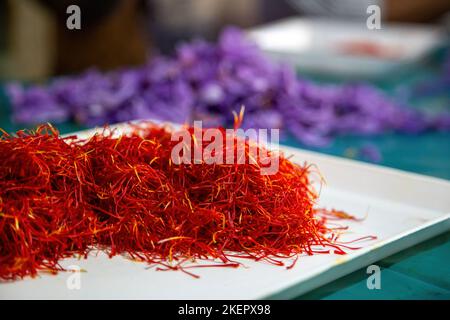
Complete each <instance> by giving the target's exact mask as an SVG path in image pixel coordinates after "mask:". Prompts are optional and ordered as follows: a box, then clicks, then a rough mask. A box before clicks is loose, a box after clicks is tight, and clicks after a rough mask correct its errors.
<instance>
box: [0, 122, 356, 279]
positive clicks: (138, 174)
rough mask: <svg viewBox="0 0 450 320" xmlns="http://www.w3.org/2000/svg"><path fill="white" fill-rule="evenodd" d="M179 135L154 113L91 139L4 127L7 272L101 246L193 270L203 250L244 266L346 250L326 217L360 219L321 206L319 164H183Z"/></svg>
mask: <svg viewBox="0 0 450 320" xmlns="http://www.w3.org/2000/svg"><path fill="white" fill-rule="evenodd" d="M189 130H190V131H189V132H191V133H192V132H193V131H192V128H190V129H189ZM234 139H239V138H238V137H234ZM175 143H177V142H174V141H171V132H170V130H169V129H168V128H164V127H159V126H156V125H153V124H151V123H148V122H143V123H140V124H137V125H132V126H131V130H130V132H129V133H127V134H122V135H119V136H117V134H116V133H115V132H114V130H110V129H108V128H105V129H104V130H103V132H102V133H99V134H96V135H94V136H93V137H91V138H89V139H85V140H83V139H78V138H77V137H76V136H70V137H62V136H61V135H60V134H59V133H58V131H57V130H56V129H55V128H53V127H52V126H51V125H44V126H40V127H38V128H37V129H36V130H34V131H19V132H17V133H16V134H15V135H10V134H7V133H6V132H3V133H2V135H1V136H0V279H3V280H14V279H18V278H23V277H25V276H29V275H31V276H36V275H37V273H38V272H39V271H48V272H51V273H57V272H58V271H60V270H64V268H63V267H62V266H61V265H60V264H59V262H60V260H61V259H63V258H66V257H72V256H74V255H76V256H82V257H87V256H88V254H89V252H90V251H91V250H102V251H105V252H106V253H107V254H109V256H110V257H112V256H114V255H124V256H126V257H128V258H130V259H133V260H139V261H145V262H147V263H149V264H151V265H156V266H157V267H158V268H159V269H161V270H169V269H180V270H183V271H184V272H186V273H189V274H191V273H190V272H188V271H187V269H189V267H184V266H185V265H186V263H190V262H193V261H195V260H196V259H209V260H212V261H215V265H218V266H229V267H237V266H238V265H239V263H237V262H236V261H234V260H233V259H234V258H236V257H240V258H249V259H254V260H265V261H268V262H270V263H273V264H277V265H284V262H283V261H285V259H286V258H290V260H289V261H292V260H294V259H295V257H298V255H300V254H313V253H315V252H329V251H331V250H332V251H333V252H334V253H341V254H343V253H345V251H344V249H345V248H348V246H347V245H345V244H342V243H339V244H338V243H337V234H339V232H340V229H341V228H340V227H333V228H331V227H327V225H326V222H327V220H328V219H329V218H330V217H331V218H333V219H336V218H337V219H353V217H352V216H349V215H345V214H343V213H342V212H338V211H336V212H337V214H335V211H326V210H323V209H315V208H314V206H315V203H316V200H317V197H318V196H317V194H316V192H315V191H314V189H313V187H312V185H311V182H310V177H309V174H310V172H311V167H310V166H308V165H304V166H301V165H298V164H294V163H292V162H291V161H289V160H287V159H286V158H284V157H283V156H281V155H280V157H279V170H278V172H277V173H276V174H274V175H261V172H260V170H261V165H260V163H253V164H251V163H249V162H247V163H246V164H213V165H211V164H206V163H205V162H202V163H200V164H180V165H176V164H174V163H173V162H172V161H171V150H172V148H173V146H174V144H175ZM245 144H246V148H245V152H246V153H248V150H249V149H248V146H249V142H248V141H246V142H245ZM236 145H237V144H235V146H236ZM224 148H225V146H224ZM235 151H236V150H235ZM224 152H226V150H225V149H224ZM269 153H270V152H269ZM333 219H332V220H333ZM217 261H218V262H217ZM295 261H296V259H295ZM216 263H217V264H216ZM192 275H193V274H192ZM194 276H195V275H194Z"/></svg>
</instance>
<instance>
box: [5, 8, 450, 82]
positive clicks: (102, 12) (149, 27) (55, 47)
mask: <svg viewBox="0 0 450 320" xmlns="http://www.w3.org/2000/svg"><path fill="white" fill-rule="evenodd" d="M71 4H77V5H78V6H79V7H80V8H81V12H82V28H81V30H78V31H74V30H69V29H67V28H66V27H65V24H66V19H67V18H68V14H67V13H66V9H67V7H68V6H69V5H71ZM371 4H376V5H378V6H380V8H382V16H381V18H382V20H383V22H421V23H429V24H440V25H445V23H448V16H447V20H445V17H446V13H447V12H448V11H449V10H450V2H449V1H446V0H430V1H426V2H424V1H420V0H379V1H370V0H340V1H329V0H328V1H327V0H321V1H312V0H283V1H276V2H274V1H269V0H245V1H239V0H227V1H226V0H216V1H208V0H106V1H89V0H6V1H2V2H1V3H0V32H1V33H0V57H1V60H0V75H1V77H2V78H3V79H5V78H6V79H11V78H14V79H16V78H17V79H23V80H30V79H31V80H42V79H45V78H47V77H49V76H53V75H57V74H67V73H76V72H80V71H83V70H84V69H86V68H88V67H92V66H95V67H98V68H100V69H103V70H106V69H112V68H117V67H120V66H124V65H138V64H142V63H144V62H145V60H146V58H147V56H148V55H152V54H156V53H171V52H173V50H174V48H175V46H176V44H178V43H179V42H180V41H182V40H187V39H191V38H193V37H201V38H204V39H208V40H214V39H216V38H217V36H218V34H219V33H220V31H221V30H222V28H223V27H224V26H227V25H236V26H239V27H242V28H244V29H250V28H253V27H255V26H261V25H264V24H267V23H269V22H273V21H277V20H280V19H284V18H288V17H313V18H320V17H322V18H326V19H329V20H336V19H338V20H341V21H350V20H353V21H355V22H359V23H355V24H353V28H354V29H357V30H353V31H361V30H362V29H366V24H365V22H366V19H367V17H368V14H367V12H366V9H367V7H368V6H369V5H371ZM446 21H447V22H446ZM329 27H330V28H331V29H330V30H332V29H333V24H332V23H330V25H329ZM358 29H359V30H358ZM338 31H339V30H338V29H334V32H338ZM350 31H352V30H350ZM349 36H350V35H349ZM125 39H126V42H124V41H125ZM316 40H317V41H320V40H321V39H316ZM400 40H401V39H400ZM294 41H295V40H294ZM366 49H367V48H366ZM354 50H357V48H356V46H355V48H354ZM360 50H364V48H362V49H361V48H360ZM368 50H370V48H368ZM386 50H387V49H386Z"/></svg>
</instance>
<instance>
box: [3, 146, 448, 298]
mask: <svg viewBox="0 0 450 320" xmlns="http://www.w3.org/2000/svg"><path fill="white" fill-rule="evenodd" d="M282 150H283V151H284V152H285V154H286V155H293V158H292V159H293V161H296V162H299V163H303V162H304V161H307V162H309V163H315V164H316V165H317V166H318V167H319V169H320V171H321V173H322V174H323V176H324V177H325V179H326V181H327V184H326V185H325V186H323V188H322V191H321V196H320V206H325V207H327V208H336V209H341V210H345V211H347V212H349V213H353V214H355V215H360V216H364V215H365V214H366V213H367V218H366V219H365V220H364V221H362V222H348V223H347V222H344V223H345V224H346V225H349V226H350V232H349V233H348V234H347V235H346V237H347V238H348V239H352V238H353V239H354V238H357V237H360V236H366V235H376V236H377V237H378V239H377V240H374V241H370V242H365V243H363V244H361V245H363V246H364V248H362V249H359V250H356V251H351V252H350V253H349V254H347V255H344V256H341V255H334V254H331V255H329V254H326V255H314V256H305V257H301V258H300V259H299V260H298V262H297V264H296V266H295V267H294V268H293V269H291V270H287V269H286V268H284V267H278V266H273V265H270V264H268V263H265V262H253V261H248V260H245V261H243V262H244V264H245V266H246V267H239V268H237V269H234V268H199V269H193V270H191V271H193V272H194V273H196V274H197V275H199V276H200V278H199V279H195V278H192V277H190V276H188V275H186V274H184V273H182V272H179V271H166V272H163V271H156V270H154V269H148V268H147V265H146V264H144V263H139V262H132V261H129V260H126V259H125V258H122V257H114V258H112V259H109V258H108V257H106V256H105V255H104V254H102V253H100V254H99V255H98V256H96V257H94V256H93V257H89V258H88V259H87V260H77V259H67V260H64V261H63V262H62V265H63V266H70V265H78V266H80V267H81V268H82V269H85V270H86V271H87V272H85V273H84V272H83V273H79V275H80V289H79V290H78V289H72V290H70V289H68V286H67V282H68V279H69V277H71V276H72V275H73V273H70V272H60V273H59V274H58V275H56V276H53V275H47V274H42V275H41V276H39V277H38V278H35V279H31V278H26V279H25V280H20V281H14V282H7V283H0V299H260V298H293V297H295V296H297V295H300V294H302V293H305V292H307V291H309V290H312V289H314V288H317V287H318V286H321V285H323V284H325V283H327V282H330V281H332V280H335V279H337V278H339V277H342V276H343V275H345V274H348V273H350V272H352V271H355V270H357V269H359V268H362V267H367V266H368V265H370V264H372V263H373V262H375V261H377V260H379V259H382V258H384V257H386V256H388V255H391V254H393V253H395V252H398V251H400V250H402V249H405V248H407V247H409V246H412V245H414V244H417V243H419V242H421V241H424V240H426V239H428V238H430V237H432V236H435V235H437V234H439V233H442V232H445V231H448V230H449V229H450V182H448V181H445V180H440V179H436V178H431V177H426V176H421V175H417V174H411V173H406V172H402V171H399V170H393V169H388V168H383V167H379V166H375V165H369V164H364V163H359V162H356V161H351V160H346V159H341V158H336V157H331V156H326V155H321V154H318V153H313V152H307V151H303V150H299V149H294V148H289V147H282ZM72 279H73V278H72Z"/></svg>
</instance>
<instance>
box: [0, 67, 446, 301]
mask: <svg viewBox="0 0 450 320" xmlns="http://www.w3.org/2000/svg"><path fill="white" fill-rule="evenodd" d="M438 71H439V66H438V65H437V64H436V63H435V62H430V63H428V64H427V65H422V66H420V68H417V70H412V71H411V70H410V71H409V72H406V73H404V74H399V75H389V77H386V78H385V80H384V81H383V80H381V81H380V80H377V81H373V83H374V84H376V85H378V86H379V87H381V88H383V89H384V90H386V91H387V92H391V93H392V92H396V90H398V88H399V85H405V84H408V83H410V82H412V81H415V80H417V79H419V80H420V79H424V78H426V77H427V76H429V75H433V74H436V72H438ZM315 80H318V81H328V80H329V79H315ZM339 81H341V80H339ZM449 94H450V89H449ZM436 101H438V102H437V103H436ZM442 101H444V107H443V106H442V105H443V103H442ZM449 101H450V99H447V100H445V99H444V100H442V99H441V98H435V99H430V98H429V99H425V100H424V101H415V102H417V103H415V104H414V106H415V107H416V106H417V107H419V108H433V109H436V110H442V108H447V110H448V108H449V107H450V104H449ZM23 127H24V126H23V125H18V124H14V123H13V122H12V121H11V110H10V106H9V105H8V101H7V99H6V97H5V95H4V92H2V90H1V88H0V128H3V129H4V130H5V131H7V132H13V131H16V130H18V129H22V128H23ZM28 127H32V126H28ZM57 128H58V129H59V130H60V132H61V133H67V132H71V131H76V130H79V129H82V128H83V127H82V126H79V125H76V124H73V123H64V124H59V125H57ZM282 143H284V144H288V145H291V146H296V147H302V148H306V149H311V150H315V151H319V152H323V153H327V154H331V155H336V156H341V157H348V158H356V159H359V160H365V159H360V158H358V156H357V151H358V149H359V148H361V147H362V146H364V145H366V144H367V143H370V144H372V145H374V146H376V147H377V148H378V149H379V150H380V151H381V154H382V160H381V162H380V163H379V164H380V165H383V166H388V167H393V168H398V169H401V170H406V171H411V172H416V173H420V174H425V175H430V176H435V177H439V178H443V179H448V180H450V133H437V132H434V133H432V132H430V133H425V134H421V135H401V134H393V133H389V134H385V135H380V136H376V137H357V136H346V137H338V138H336V139H335V140H334V141H332V142H331V144H330V145H329V146H327V147H325V148H320V149H317V148H309V147H307V146H304V145H301V144H299V143H298V142H297V141H296V140H294V139H293V138H291V137H286V138H285V139H284V140H283V141H282ZM424 196H426V195H424ZM449 196H450V195H449ZM375 264H376V265H379V266H380V267H381V270H382V271H381V290H369V289H368V288H367V286H366V281H367V278H368V275H367V274H366V269H365V268H363V269H361V270H358V271H356V272H353V273H352V274H350V275H348V276H346V277H343V278H340V279H338V280H336V281H334V282H332V283H329V284H327V285H325V286H323V287H320V288H318V289H315V290H313V291H311V292H309V293H307V294H305V295H303V296H300V297H298V299H450V273H449V270H450V269H449V266H450V232H447V233H446V234H443V235H441V236H438V237H436V238H433V239H431V240H428V241H426V242H423V243H421V244H419V245H417V246H415V247H412V248H409V249H407V250H404V251H402V252H400V253H398V254H395V255H393V256H390V257H388V258H386V259H383V260H381V261H379V262H376V263H375Z"/></svg>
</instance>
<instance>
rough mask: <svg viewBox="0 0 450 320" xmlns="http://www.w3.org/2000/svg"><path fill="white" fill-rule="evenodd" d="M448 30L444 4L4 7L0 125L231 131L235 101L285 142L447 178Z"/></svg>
mask: <svg viewBox="0 0 450 320" xmlns="http://www.w3.org/2000/svg"><path fill="white" fill-rule="evenodd" d="M73 4H76V5H77V6H79V8H80V11H81V16H80V22H81V28H80V30H77V29H75V30H70V29H69V28H68V27H67V26H66V22H67V19H68V18H69V16H70V15H71V14H70V13H68V12H67V8H68V6H69V5H73ZM373 5H375V6H376V8H379V10H378V12H376V10H375V11H373ZM376 8H375V9H376ZM374 14H375V15H374ZM377 14H378V16H377ZM378 20H379V21H378ZM449 21H450V2H449V1H446V0H429V1H426V2H425V1H421V0H340V1H334V0H314V1H313V0H283V1H269V0H246V1H240V0H226V1H225V0H216V1H209V0H107V1H106V0H105V1H90V0H7V1H2V2H0V81H1V86H0V127H2V128H4V129H5V130H6V131H10V132H11V131H15V130H18V129H22V128H33V127H34V126H35V125H37V124H39V123H44V122H53V123H55V124H57V125H58V128H59V129H60V130H61V131H62V132H67V131H72V130H78V129H83V128H87V127H92V126H94V125H104V124H108V123H114V122H119V121H127V120H133V119H137V118H158V119H160V120H168V121H174V122H185V121H192V120H194V118H195V119H198V118H199V119H203V120H205V119H209V120H211V119H212V121H211V123H212V124H216V125H229V124H230V123H229V120H230V119H231V118H232V116H231V112H232V111H233V110H238V109H239V108H240V106H241V105H242V104H244V105H245V107H246V108H247V109H246V120H247V121H246V122H245V124H246V125H247V126H253V127H277V128H282V129H283V130H284V129H286V130H284V131H283V133H284V134H283V143H286V144H292V145H296V146H300V147H304V148H307V149H312V150H317V151H320V152H325V153H330V154H334V155H338V156H344V157H350V158H356V159H359V160H363V161H369V162H377V163H381V164H384V165H387V166H392V167H397V168H401V169H404V170H410V171H415V172H419V173H425V174H430V175H434V176H438V177H444V178H447V179H449V178H450V167H449V165H444V164H443V163H444V162H445V163H450V161H448V160H449V159H450V143H449V142H450V141H449V135H448V132H447V131H448V129H449V128H450V109H449V108H450V102H449V101H450V54H449V53H448V52H449V49H448V48H449V40H448V39H449V29H450V22H449ZM373 23H375V28H374V24H373ZM376 24H379V26H378V27H376ZM227 26H235V27H238V28H240V30H241V31H240V32H242V33H244V34H245V37H246V40H245V41H248V42H249V43H255V44H256V46H257V51H254V50H253V49H249V45H247V44H245V43H244V42H245V41H244V40H243V39H241V37H242V36H236V35H234V36H233V35H232V33H233V32H228V34H227V35H225V32H224V30H225V28H226V27H227ZM222 33H223V35H222V36H221V34H222ZM195 39H201V41H208V42H206V43H208V45H206V44H199V43H197V40H195ZM186 43H187V44H188V45H187V46H186V47H183V45H184V44H186ZM214 50H215V51H214ZM252 50H253V51H252ZM213 51H214V52H215V53H214V54H212V53H211V52H213ZM241 51H242V52H243V53H242V54H241V53H240V52H241ZM212 55H215V56H214V57H211V56H212ZM260 56H264V57H265V58H267V59H268V61H269V62H265V61H263V60H262V58H261V57H260ZM161 57H162V59H161ZM169 57H170V58H169ZM170 59H172V60H170ZM193 59H194V60H195V59H197V62H196V63H197V65H196V66H194V67H193V66H192V65H193V62H192V61H193ZM191 60H192V61H191ZM279 64H283V65H289V68H290V71H291V70H293V72H294V73H295V75H296V76H297V79H296V80H292V79H290V77H291V78H292V76H289V75H286V74H285V72H284V71H283V70H281V69H280V68H281V67H280V68H279V67H277V66H278V65H279ZM148 65H151V67H150V68H148V67H147V66H148ZM224 68H225V69H226V68H228V69H226V70H228V71H226V72H229V73H230V74H229V77H228V78H226V77H225V76H223V74H224V71H223V70H225V69H224ZM115 70H119V71H118V73H117V72H116V71H115ZM120 70H123V71H120ZM174 70H175V71H174ZM174 72H175V73H176V74H177V75H176V76H174ZM211 74H213V76H211ZM280 77H281V78H283V79H281V80H279V79H278V78H280ZM175 78H176V79H175ZM58 79H59V80H58ZM61 79H63V80H61ZM64 79H66V80H64ZM199 79H200V80H199ZM11 84H13V85H15V87H13V88H9V87H10V85H11ZM291 87H295V88H294V89H289V88H291ZM133 90H134V91H133ZM289 90H290V91H289ZM292 90H297V92H294V93H292ZM286 96H287V97H286ZM218 98H220V99H222V100H221V101H220V103H219V102H217V101H214V99H216V100H217V99H218ZM211 99H212V100H211ZM403 107H407V108H408V110H413V111H414V112H415V111H416V110H421V111H424V112H425V113H424V114H425V115H424V114H416V113H411V114H410V113H409V111H408V110H406V109H404V108H403ZM180 110H181V111H180ZM398 110H401V111H398ZM405 110H406V111H405ZM430 115H431V116H433V115H434V119H432V120H429V119H430ZM411 133H413V135H411ZM419 147H420V149H422V150H425V151H418V148H419ZM419 153H420V157H419V156H418V154H419ZM405 154H409V156H408V157H404V155H405Z"/></svg>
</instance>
